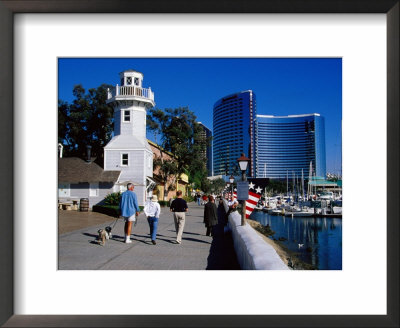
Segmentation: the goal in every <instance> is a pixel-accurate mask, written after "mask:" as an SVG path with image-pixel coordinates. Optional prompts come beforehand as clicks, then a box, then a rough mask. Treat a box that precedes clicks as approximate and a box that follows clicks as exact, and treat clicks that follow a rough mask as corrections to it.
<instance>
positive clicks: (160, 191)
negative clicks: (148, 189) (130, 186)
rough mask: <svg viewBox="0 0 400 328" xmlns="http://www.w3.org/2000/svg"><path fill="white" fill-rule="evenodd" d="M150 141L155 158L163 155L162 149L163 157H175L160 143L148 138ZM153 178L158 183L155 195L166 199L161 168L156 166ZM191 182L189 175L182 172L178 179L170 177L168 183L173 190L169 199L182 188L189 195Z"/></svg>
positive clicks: (168, 196) (169, 193) (160, 198)
mask: <svg viewBox="0 0 400 328" xmlns="http://www.w3.org/2000/svg"><path fill="white" fill-rule="evenodd" d="M147 141H148V143H149V144H150V148H151V150H152V152H153V159H156V158H160V157H161V151H162V153H163V158H164V159H165V160H171V159H174V156H173V154H172V153H170V152H169V151H166V150H164V149H162V148H161V146H160V145H157V144H156V143H155V142H152V141H150V140H147ZM153 179H154V181H155V182H156V183H157V184H156V186H155V188H154V190H153V195H157V197H158V200H164V187H165V186H164V181H162V179H161V176H160V172H159V168H158V167H156V168H155V169H154V171H153ZM188 184H189V177H188V176H187V175H186V174H184V173H182V174H181V175H180V176H179V177H178V179H175V177H173V176H170V177H169V178H168V182H167V185H168V186H171V187H172V188H173V190H169V191H168V194H167V199H166V200H170V199H171V198H174V197H175V196H176V191H177V190H181V191H182V195H183V196H186V195H187V186H188Z"/></svg>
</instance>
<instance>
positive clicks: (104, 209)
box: [92, 205, 119, 218]
mask: <svg viewBox="0 0 400 328" xmlns="http://www.w3.org/2000/svg"><path fill="white" fill-rule="evenodd" d="M92 211H93V212H98V213H103V214H106V215H110V216H113V217H115V218H118V217H119V206H118V205H93V207H92Z"/></svg>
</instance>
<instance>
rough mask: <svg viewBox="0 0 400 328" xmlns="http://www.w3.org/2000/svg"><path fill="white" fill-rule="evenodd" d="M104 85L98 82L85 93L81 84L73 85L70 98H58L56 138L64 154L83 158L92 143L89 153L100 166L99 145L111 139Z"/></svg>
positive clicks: (110, 122)
mask: <svg viewBox="0 0 400 328" xmlns="http://www.w3.org/2000/svg"><path fill="white" fill-rule="evenodd" d="M107 88H110V89H112V88H113V87H112V86H111V85H106V84H102V85H100V86H99V87H97V88H92V89H89V90H88V92H87V93H86V91H85V89H84V88H83V87H82V85H80V84H79V85H75V86H74V89H73V91H72V92H73V95H74V100H73V101H72V103H67V102H65V101H63V100H59V101H58V141H59V142H60V143H62V144H63V146H64V153H65V155H66V156H78V157H84V156H85V153H86V146H87V145H90V146H92V155H93V156H95V157H97V162H98V163H99V164H100V165H103V156H104V155H103V147H104V146H105V145H106V144H107V143H108V142H109V141H110V140H111V137H112V131H113V108H112V106H110V105H107V104H106V100H107Z"/></svg>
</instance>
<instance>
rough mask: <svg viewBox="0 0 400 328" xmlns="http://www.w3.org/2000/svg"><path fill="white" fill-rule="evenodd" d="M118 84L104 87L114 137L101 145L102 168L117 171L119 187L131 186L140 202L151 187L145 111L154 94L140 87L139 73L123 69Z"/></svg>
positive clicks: (151, 158) (148, 89)
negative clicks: (102, 149)
mask: <svg viewBox="0 0 400 328" xmlns="http://www.w3.org/2000/svg"><path fill="white" fill-rule="evenodd" d="M119 75H120V79H121V85H118V84H117V85H116V87H115V92H110V91H109V90H108V96H107V103H108V104H111V105H112V106H113V108H114V137H113V138H112V139H111V141H110V142H109V143H108V144H107V145H106V146H105V147H104V170H121V175H120V177H119V181H118V182H117V184H118V185H120V186H125V187H126V184H127V183H128V182H132V183H134V185H135V193H136V194H137V196H138V202H139V204H140V205H143V204H144V202H145V200H146V196H147V194H148V193H149V192H150V191H151V189H152V187H153V186H154V184H155V183H154V182H153V180H152V177H153V152H152V151H151V148H150V146H149V143H148V142H147V138H146V111H147V109H148V108H151V107H154V105H155V103H154V93H153V92H152V91H151V88H150V87H149V88H147V89H146V88H143V84H142V83H143V74H142V73H140V72H138V71H134V70H127V71H124V72H121V73H120V74H119Z"/></svg>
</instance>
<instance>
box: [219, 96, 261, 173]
mask: <svg viewBox="0 0 400 328" xmlns="http://www.w3.org/2000/svg"><path fill="white" fill-rule="evenodd" d="M255 115H256V96H255V94H254V92H253V91H252V90H246V91H242V92H238V93H234V94H231V95H228V96H226V97H224V98H221V99H219V100H218V101H217V102H216V103H215V104H214V110H213V172H214V175H230V174H234V175H239V174H240V171H239V169H238V163H237V161H236V160H237V159H238V158H239V157H240V156H241V154H242V153H244V154H245V155H246V156H247V157H248V158H250V160H251V162H250V164H249V166H248V170H247V174H248V175H249V176H254V173H255V172H254V169H255V166H254V164H255V161H254V159H255V158H254V156H255V150H254V143H253V142H252V140H254V119H255Z"/></svg>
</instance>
